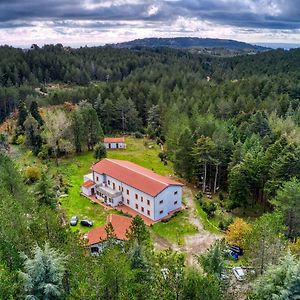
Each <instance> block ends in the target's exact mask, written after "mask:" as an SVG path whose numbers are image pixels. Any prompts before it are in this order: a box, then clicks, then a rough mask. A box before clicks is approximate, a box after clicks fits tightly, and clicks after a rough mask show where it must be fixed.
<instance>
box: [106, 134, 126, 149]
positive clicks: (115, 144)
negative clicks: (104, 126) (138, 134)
mask: <svg viewBox="0 0 300 300" xmlns="http://www.w3.org/2000/svg"><path fill="white" fill-rule="evenodd" d="M104 145H105V147H106V149H125V148H126V144H125V139H124V137H106V138H104Z"/></svg>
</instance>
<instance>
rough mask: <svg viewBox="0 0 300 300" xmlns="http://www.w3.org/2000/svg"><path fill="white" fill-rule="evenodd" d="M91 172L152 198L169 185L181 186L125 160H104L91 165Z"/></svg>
mask: <svg viewBox="0 0 300 300" xmlns="http://www.w3.org/2000/svg"><path fill="white" fill-rule="evenodd" d="M92 170H93V171H95V172H97V173H99V174H107V175H109V176H111V177H113V178H115V179H117V180H119V181H121V182H123V183H125V184H127V185H130V186H132V187H134V188H136V189H138V190H140V191H142V192H144V193H146V194H148V195H151V196H153V197H155V196H156V195H158V194H159V193H160V192H161V191H163V190H164V189H165V188H166V187H168V186H170V185H182V184H181V183H180V182H176V181H174V180H172V179H170V178H168V177H164V176H161V175H159V174H156V173H155V172H153V171H151V170H148V169H146V168H143V167H141V166H138V165H136V164H134V163H132V162H129V161H126V160H118V159H107V158H106V159H103V160H101V161H99V162H98V163H96V164H95V165H93V166H92Z"/></svg>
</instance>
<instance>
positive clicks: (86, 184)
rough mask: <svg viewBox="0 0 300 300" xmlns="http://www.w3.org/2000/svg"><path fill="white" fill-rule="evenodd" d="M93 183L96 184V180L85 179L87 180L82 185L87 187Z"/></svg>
mask: <svg viewBox="0 0 300 300" xmlns="http://www.w3.org/2000/svg"><path fill="white" fill-rule="evenodd" d="M93 185H95V182H94V181H92V180H87V181H85V182H84V183H83V184H82V186H83V187H85V188H90V187H92V186H93Z"/></svg>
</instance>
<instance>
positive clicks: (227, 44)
mask: <svg viewBox="0 0 300 300" xmlns="http://www.w3.org/2000/svg"><path fill="white" fill-rule="evenodd" d="M107 46H111V47H116V48H133V47H149V48H155V47H170V48H225V49H230V50H247V49H248V50H254V51H258V52H261V51H267V50H270V48H267V47H263V46H259V45H252V44H248V43H244V42H239V41H235V40H226V39H212V38H195V37H176V38H144V39H136V40H133V41H128V42H123V43H117V44H109V45H107Z"/></svg>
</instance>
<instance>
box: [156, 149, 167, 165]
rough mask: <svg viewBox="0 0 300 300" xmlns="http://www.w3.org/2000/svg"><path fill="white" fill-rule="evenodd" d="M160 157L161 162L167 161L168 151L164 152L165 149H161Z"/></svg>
mask: <svg viewBox="0 0 300 300" xmlns="http://www.w3.org/2000/svg"><path fill="white" fill-rule="evenodd" d="M158 157H159V158H160V161H161V162H166V161H167V159H168V157H167V154H166V152H164V151H160V152H159V153H158Z"/></svg>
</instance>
